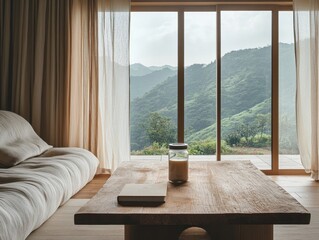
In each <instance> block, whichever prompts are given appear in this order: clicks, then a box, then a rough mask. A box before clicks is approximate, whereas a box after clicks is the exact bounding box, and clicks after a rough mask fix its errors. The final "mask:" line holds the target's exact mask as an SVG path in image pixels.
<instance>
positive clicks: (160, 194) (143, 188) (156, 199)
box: [117, 183, 167, 206]
mask: <svg viewBox="0 0 319 240" xmlns="http://www.w3.org/2000/svg"><path fill="white" fill-rule="evenodd" d="M166 194H167V183H153V184H134V183H129V184H125V185H124V187H123V189H122V191H121V192H120V194H119V195H118V196H117V202H118V203H119V204H121V205H124V206H157V205H160V204H162V203H165V198H166Z"/></svg>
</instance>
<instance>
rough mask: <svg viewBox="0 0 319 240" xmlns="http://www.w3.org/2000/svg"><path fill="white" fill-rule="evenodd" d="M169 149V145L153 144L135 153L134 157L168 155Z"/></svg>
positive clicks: (133, 153)
mask: <svg viewBox="0 0 319 240" xmlns="http://www.w3.org/2000/svg"><path fill="white" fill-rule="evenodd" d="M167 154H168V147H167V144H159V143H158V142H153V144H152V145H151V146H148V147H145V148H144V149H142V150H139V151H133V152H132V155H167Z"/></svg>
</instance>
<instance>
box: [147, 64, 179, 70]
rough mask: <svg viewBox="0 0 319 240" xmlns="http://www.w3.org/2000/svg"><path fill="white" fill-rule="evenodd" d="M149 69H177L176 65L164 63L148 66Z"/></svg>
mask: <svg viewBox="0 0 319 240" xmlns="http://www.w3.org/2000/svg"><path fill="white" fill-rule="evenodd" d="M148 68H149V69H150V70H152V71H158V70H162V69H163V68H169V69H171V70H174V71H177V67H173V66H170V65H164V66H150V67H148Z"/></svg>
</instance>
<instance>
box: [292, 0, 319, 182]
mask: <svg viewBox="0 0 319 240" xmlns="http://www.w3.org/2000/svg"><path fill="white" fill-rule="evenodd" d="M294 27H295V43H296V65H297V97H296V108H297V109H296V112H297V113H296V114H297V116H296V117H297V134H298V144H299V151H300V156H301V160H302V163H303V166H304V168H305V170H306V172H308V173H311V177H312V178H313V179H315V180H319V175H318V163H319V145H318V144H319V89H318V81H319V1H318V0H294Z"/></svg>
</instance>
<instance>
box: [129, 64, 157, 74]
mask: <svg viewBox="0 0 319 240" xmlns="http://www.w3.org/2000/svg"><path fill="white" fill-rule="evenodd" d="M151 72H153V70H151V69H149V68H148V67H146V66H144V65H143V64H140V63H134V64H131V65H130V75H131V77H132V76H144V75H146V74H150V73H151Z"/></svg>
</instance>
